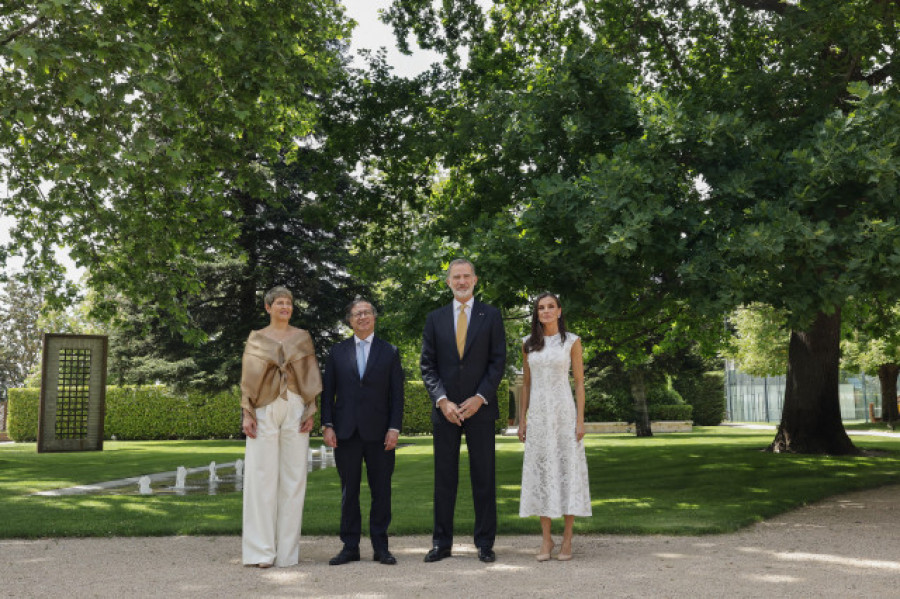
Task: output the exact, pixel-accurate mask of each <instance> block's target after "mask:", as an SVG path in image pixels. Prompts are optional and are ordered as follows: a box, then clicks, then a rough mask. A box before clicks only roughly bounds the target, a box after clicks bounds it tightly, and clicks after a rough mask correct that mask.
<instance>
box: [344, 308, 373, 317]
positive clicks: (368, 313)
mask: <svg viewBox="0 0 900 599" xmlns="http://www.w3.org/2000/svg"><path fill="white" fill-rule="evenodd" d="M350 316H351V317H353V318H365V317H366V316H375V313H374V312H372V311H371V310H360V311H359V312H351V313H350Z"/></svg>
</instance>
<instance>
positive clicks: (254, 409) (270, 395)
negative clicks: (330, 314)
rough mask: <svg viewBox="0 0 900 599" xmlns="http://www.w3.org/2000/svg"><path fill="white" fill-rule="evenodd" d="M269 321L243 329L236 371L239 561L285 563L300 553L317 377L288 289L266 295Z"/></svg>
mask: <svg viewBox="0 0 900 599" xmlns="http://www.w3.org/2000/svg"><path fill="white" fill-rule="evenodd" d="M265 307H266V312H268V313H269V326H267V327H265V328H264V329H260V330H258V331H253V332H252V333H250V337H249V338H248V339H247V345H246V347H245V348H244V357H243V372H242V375H241V408H242V412H243V430H244V434H245V435H247V449H246V455H245V470H244V526H243V551H242V552H243V563H244V565H252V566H258V567H260V568H268V567H271V566H272V565H275V566H278V567H287V566H293V565H295V564H297V562H298V560H299V551H300V550H299V542H300V527H301V524H302V521H303V500H304V497H305V495H306V471H307V469H306V460H307V453H308V450H309V432H310V431H311V430H312V427H313V415H314V414H315V412H316V396H317V395H318V394H319V393H320V392H321V391H322V377H321V374H320V373H319V365H318V363H317V362H316V356H315V351H314V348H313V343H312V338H311V337H310V336H309V333H308V332H306V331H304V330H303V329H298V328H295V327H292V326H291V325H290V319H291V314H292V313H293V309H294V297H293V295H292V294H291V292H290V291H289V290H288V289H286V288H284V287H275V288H273V289H271V290H269V291H268V292H267V293H266V296H265Z"/></svg>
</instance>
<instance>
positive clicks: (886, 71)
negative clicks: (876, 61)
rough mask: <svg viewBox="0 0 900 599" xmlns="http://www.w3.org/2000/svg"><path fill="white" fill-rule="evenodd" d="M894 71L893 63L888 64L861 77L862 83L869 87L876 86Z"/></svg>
mask: <svg viewBox="0 0 900 599" xmlns="http://www.w3.org/2000/svg"><path fill="white" fill-rule="evenodd" d="M896 70H897V69H896V67H895V65H894V63H892V62H889V63H887V64H886V65H884V66H883V67H881V68H880V69H876V70H874V71H872V72H871V73H869V74H868V75H866V76H865V77H863V81H865V82H866V83H868V84H869V85H878V84H879V83H884V82H885V81H886V80H887V78H888V77H890V76H891V75H892V74H893V73H894V71H896Z"/></svg>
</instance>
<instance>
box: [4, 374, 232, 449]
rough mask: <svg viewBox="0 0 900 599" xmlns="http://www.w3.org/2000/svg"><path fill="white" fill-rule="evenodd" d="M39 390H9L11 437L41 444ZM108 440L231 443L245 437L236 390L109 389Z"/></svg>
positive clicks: (107, 393)
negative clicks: (210, 391) (183, 391)
mask: <svg viewBox="0 0 900 599" xmlns="http://www.w3.org/2000/svg"><path fill="white" fill-rule="evenodd" d="M39 406H40V390H39V389H10V405H9V423H10V424H9V427H8V428H9V436H10V438H11V439H13V440H14V441H34V440H36V439H37V431H38V415H39ZM103 432H104V438H105V439H110V438H112V437H113V436H115V437H116V438H117V439H123V440H124V439H134V440H153V439H228V438H237V437H238V436H240V434H241V419H240V398H239V397H238V394H237V392H236V391H235V390H231V391H226V392H220V393H216V394H204V393H200V392H187V393H175V392H173V391H172V390H171V389H169V388H168V387H165V386H162V385H154V386H143V387H114V386H110V387H107V388H106V417H105V419H104V424H103Z"/></svg>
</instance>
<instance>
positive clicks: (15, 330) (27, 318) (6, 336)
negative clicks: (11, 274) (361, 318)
mask: <svg viewBox="0 0 900 599" xmlns="http://www.w3.org/2000/svg"><path fill="white" fill-rule="evenodd" d="M42 305H43V302H42V299H41V296H40V293H38V292H37V291H36V290H34V289H31V288H30V287H29V286H27V285H25V284H23V283H22V282H21V281H17V280H16V279H14V278H12V279H9V280H8V281H6V284H5V285H4V288H3V290H2V292H0V401H2V400H4V399H6V392H7V389H10V388H13V387H19V386H21V385H22V384H23V383H24V382H25V378H26V377H27V376H28V373H29V372H31V370H32V369H33V368H34V367H35V366H36V365H37V364H38V362H39V360H40V357H41V329H40V325H39V323H38V320H39V318H40V312H41V307H42Z"/></svg>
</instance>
